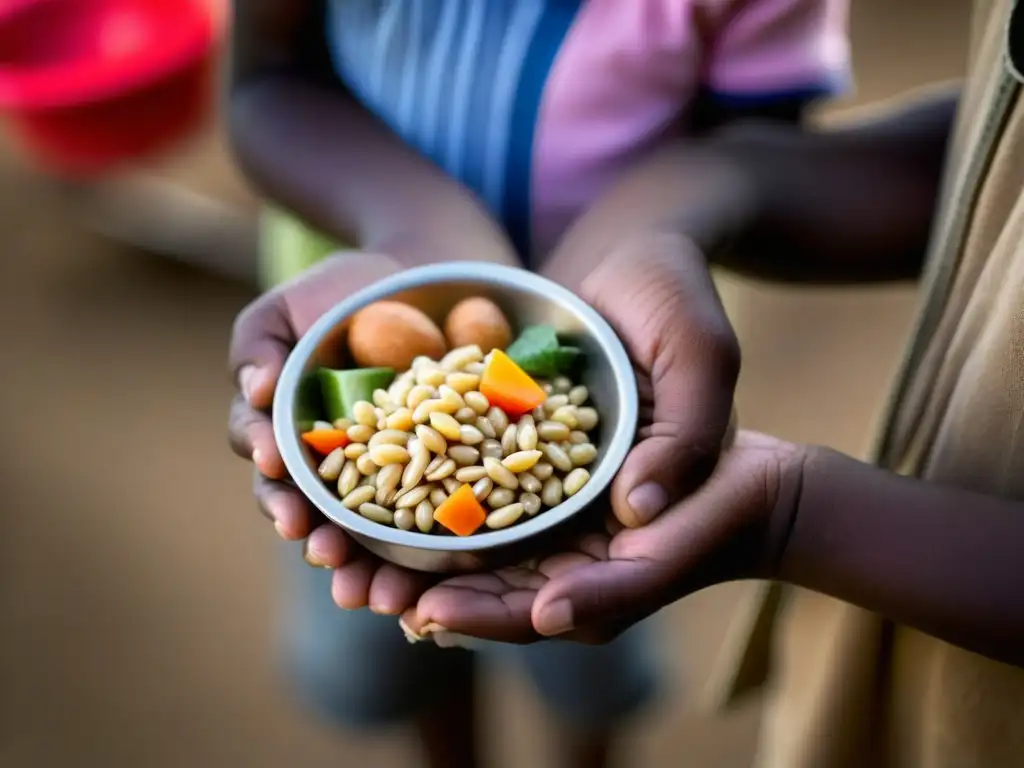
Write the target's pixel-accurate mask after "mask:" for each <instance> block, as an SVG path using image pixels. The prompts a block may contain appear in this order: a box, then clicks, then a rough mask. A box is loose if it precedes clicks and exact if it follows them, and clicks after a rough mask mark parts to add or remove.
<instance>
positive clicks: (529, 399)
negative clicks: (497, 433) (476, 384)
mask: <svg viewBox="0 0 1024 768" xmlns="http://www.w3.org/2000/svg"><path fill="white" fill-rule="evenodd" d="M480 392H481V393H483V395H484V397H486V398H487V401H488V402H489V403H490V404H491V405H496V406H498V407H499V408H501V410H503V411H504V412H505V413H506V414H508V416H509V418H510V419H513V420H515V419H518V418H519V417H520V416H522V415H523V414H524V413H529V412H530V411H532V410H533V409H534V408H536V407H537V406H538V405H541V404H542V403H543V402H544V401H545V400H547V398H548V396H547V394H546V393H545V392H544V390H543V389H541V386H540V384H538V383H537V382H536V381H534V380H533V379H532V378H531V377H530V374H528V373H527V372H526V371H524V370H523V369H522V368H520V367H519V366H518V365H517V364H516V362H515V361H514V360H513V359H512V358H511V357H509V356H508V355H506V354H505V353H504V352H502V351H501V350H500V349H496V350H494V351H493V352H492V353H491V360H490V362H489V363H488V364H487V367H486V368H485V369H484V375H483V377H482V378H481V379H480Z"/></svg>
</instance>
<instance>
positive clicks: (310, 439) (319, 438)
mask: <svg viewBox="0 0 1024 768" xmlns="http://www.w3.org/2000/svg"><path fill="white" fill-rule="evenodd" d="M302 442H304V443H305V444H306V445H308V446H309V447H310V448H312V449H313V450H314V451H316V452H317V453H319V454H320V455H321V456H326V455H327V454H329V453H330V452H331V451H333V450H334V449H335V448H344V447H345V446H346V445H348V444H349V443H350V442H351V441H350V440H349V439H348V435H347V434H346V433H345V430H343V429H314V430H311V431H309V432H304V433H303V434H302Z"/></svg>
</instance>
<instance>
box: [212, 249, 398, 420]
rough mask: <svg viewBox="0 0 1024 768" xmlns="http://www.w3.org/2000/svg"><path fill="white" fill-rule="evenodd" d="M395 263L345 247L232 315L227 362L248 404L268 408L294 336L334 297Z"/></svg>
mask: <svg viewBox="0 0 1024 768" xmlns="http://www.w3.org/2000/svg"><path fill="white" fill-rule="evenodd" d="M399 269H400V265H399V264H398V263H397V262H396V261H394V260H393V259H391V258H389V257H388V256H384V255H381V254H370V253H363V252H352V251H345V252H341V253H338V254H336V255H334V256H331V257H329V258H327V259H324V260H323V261H322V262H320V263H319V264H317V265H316V266H314V267H312V268H310V269H307V270H306V271H305V272H303V273H302V274H301V275H299V276H298V277H296V278H295V279H293V280H291V281H290V282H288V283H285V284H284V285H282V286H279V287H278V288H275V289H274V290H273V291H270V292H269V293H265V294H263V295H262V296H260V297H259V298H258V299H256V301H254V302H253V303H251V304H250V305H249V306H248V307H246V308H245V309H244V310H243V311H242V313H241V314H240V315H239V316H238V319H237V320H236V321H235V326H234V329H233V331H232V334H231V349H230V354H229V358H230V365H231V370H232V372H233V374H234V376H235V379H236V383H237V385H238V387H239V389H240V390H241V392H242V394H243V395H244V396H245V399H246V400H247V401H248V402H249V404H250V405H251V406H252V407H254V408H258V409H262V408H267V407H269V406H270V403H271V402H272V401H273V399H274V389H275V387H276V386H277V380H278V378H279V377H280V375H281V370H282V369H283V368H284V364H285V360H287V358H288V355H289V354H290V353H291V350H292V347H294V346H295V343H296V341H298V339H299V338H300V337H301V336H302V335H303V334H304V333H305V332H306V331H308V330H309V329H310V327H311V326H312V325H313V323H315V322H316V321H317V320H319V319H320V317H321V316H322V315H323V314H324V313H325V312H327V311H328V310H329V309H330V308H331V307H333V306H334V305H335V304H337V303H338V302H339V301H342V300H344V299H345V298H347V297H348V296H350V295H352V294H353V293H355V292H356V291H358V290H361V289H362V288H365V287H366V286H368V285H371V284H373V283H375V282H377V281H378V280H381V279H382V278H384V277H387V276H389V275H391V274H394V273H395V272H397V271H398V270H399Z"/></svg>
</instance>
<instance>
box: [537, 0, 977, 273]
mask: <svg viewBox="0 0 1024 768" xmlns="http://www.w3.org/2000/svg"><path fill="white" fill-rule="evenodd" d="M845 12H846V9H845V2H843V0H763V2H760V3H753V4H751V3H744V4H740V5H737V6H736V12H735V13H734V14H733V15H732V16H729V17H727V18H726V19H725V21H724V22H722V23H721V25H720V27H721V29H720V30H719V33H718V37H717V39H716V40H715V41H714V43H715V44H714V45H712V46H710V48H711V50H712V51H713V54H712V57H711V60H710V62H709V64H708V67H707V73H706V75H705V80H706V83H705V86H704V88H703V92H702V96H701V98H700V100H699V101H698V103H697V104H696V106H695V109H694V126H693V127H694V128H695V129H696V134H691V135H690V136H686V137H680V138H679V139H678V140H677V141H676V142H675V143H674V144H672V145H670V146H668V147H665V148H663V149H662V150H660V151H658V152H656V153H654V154H653V155H651V156H649V157H646V158H644V159H642V160H641V161H640V162H639V163H638V164H637V165H636V166H635V167H634V168H632V169H631V170H630V171H629V172H628V173H627V174H625V175H624V176H623V177H622V178H621V179H620V180H619V181H618V183H617V184H616V185H614V186H613V187H612V189H611V190H609V191H608V193H607V194H605V195H604V196H603V197H602V198H601V199H600V200H599V201H598V202H597V203H596V204H595V205H594V206H593V208H592V209H591V210H590V211H589V212H588V213H587V214H585V215H584V216H583V217H581V219H580V220H579V221H578V222H577V223H576V225H575V226H574V228H573V230H572V231H571V232H570V233H569V234H568V235H567V237H566V238H565V241H564V243H563V246H562V248H561V249H560V252H559V253H557V254H556V256H555V257H554V258H553V259H552V263H551V265H550V271H551V273H552V274H553V276H554V277H556V279H560V280H564V281H568V282H572V281H574V280H579V279H581V275H585V274H586V272H587V271H588V269H589V268H590V267H591V266H592V262H593V261H594V259H595V258H598V257H595V256H594V255H593V254H604V253H607V251H608V250H609V248H610V247H611V248H613V247H614V246H615V245H616V243H618V242H621V241H626V240H629V239H631V238H633V237H635V236H636V235H637V234H638V233H650V232H663V233H672V234H682V235H684V236H687V237H689V238H691V239H693V240H694V241H695V242H696V244H697V245H698V246H699V247H700V250H701V251H702V252H703V253H704V254H705V256H706V257H707V258H708V259H710V260H712V261H716V262H720V263H722V264H724V265H726V266H728V267H729V268H732V269H734V270H737V271H740V272H743V273H746V274H750V275H753V276H757V277H761V278H765V279H773V280H787V281H798V282H864V281H881V280H894V279H909V278H913V277H915V276H916V275H917V274H918V272H919V270H920V267H921V263H922V259H923V256H924V252H925V248H926V244H927V239H928V235H929V231H930V225H931V220H932V215H933V211H934V206H935V201H936V198H937V196H938V187H939V183H940V177H941V172H942V166H943V161H944V157H945V149H946V144H947V141H948V139H949V135H950V132H951V128H952V125H953V119H954V114H955V110H956V102H957V97H956V94H954V93H951V92H946V93H940V94H938V95H933V96H932V97H929V98H926V99H919V100H918V101H917V102H915V103H910V104H907V105H905V106H904V107H903V108H901V109H898V110H893V111H891V112H889V113H888V114H885V115H882V116H880V117H877V118H876V119H873V120H870V121H864V122H861V123H858V124H855V125H849V126H847V127H843V128H840V129H837V130H831V131H814V130H810V129H807V128H805V127H803V126H802V125H801V121H800V119H799V117H800V114H801V112H802V108H803V107H805V106H806V104H807V102H808V99H811V98H815V97H818V96H821V95H825V94H828V93H830V92H833V91H835V90H836V89H837V88H839V87H841V86H842V84H843V81H844V79H845V77H846V75H845V74H844V73H845V72H846V71H847V69H848V59H847V53H846V37H845ZM588 254H590V255H589V256H588ZM588 261H589V262H591V263H588Z"/></svg>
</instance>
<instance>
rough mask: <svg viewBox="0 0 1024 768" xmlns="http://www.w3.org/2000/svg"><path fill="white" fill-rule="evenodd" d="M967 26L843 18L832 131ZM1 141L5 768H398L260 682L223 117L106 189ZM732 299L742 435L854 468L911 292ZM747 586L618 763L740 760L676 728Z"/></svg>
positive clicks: (862, 14) (262, 633)
mask: <svg viewBox="0 0 1024 768" xmlns="http://www.w3.org/2000/svg"><path fill="white" fill-rule="evenodd" d="M969 6H970V3H967V2H964V1H963V0H913V1H912V0H902V1H901V2H893V0H856V2H855V3H854V9H853V38H854V46H853V47H854V52H855V64H856V76H857V91H856V93H855V94H853V96H852V97H851V98H850V99H847V100H846V101H844V102H843V103H841V104H839V105H836V106H835V107H833V108H831V109H830V110H829V113H828V114H827V115H826V117H828V118H830V119H842V118H843V117H844V115H845V114H846V112H847V111H848V110H850V109H855V108H857V107H859V106H862V105H864V104H870V103H873V102H876V101H878V100H879V99H883V98H887V97H890V96H892V95H894V94H898V93H900V92H902V91H904V90H906V89H908V88H913V87H916V86H919V85H922V84H925V83H929V82H932V81H935V80H939V79H946V78H950V77H956V76H958V75H959V74H960V73H961V71H962V65H963V57H964V47H965V46H964V42H965V41H964V37H965V36H966V29H967V25H966V19H967V12H968V9H969ZM18 146H19V145H18V144H16V143H14V142H12V141H10V140H8V139H4V142H3V146H2V148H0V233H2V236H0V253H2V258H0V271H2V277H0V342H2V344H0V350H2V352H0V388H2V397H0V434H2V436H3V440H4V443H5V444H6V445H7V448H6V450H5V451H4V453H5V455H6V458H5V459H4V460H3V461H0V489H2V491H3V494H4V497H3V498H4V504H3V511H2V517H0V521H2V523H0V525H2V529H0V569H2V571H0V573H2V580H0V766H4V768H7V766H10V767H11V768H51V767H54V768H55V767H56V766H65V765H75V766H109V767H110V768H120V767H121V766H145V768H164V767H166V768H180V767H181V766H194V767H195V768H207V767H213V766H247V767H249V768H262V767H263V766H267V767H270V766H275V767H277V766H289V768H292V767H294V768H306V767H307V766H309V767H310V768H313V767H318V766H338V765H356V764H359V763H360V762H362V763H363V764H367V761H369V760H370V759H373V760H375V761H377V762H378V764H383V765H395V766H399V765H408V764H410V759H411V755H412V752H411V749H410V747H409V744H408V743H407V741H406V738H405V734H403V733H402V732H401V731H395V732H394V733H386V734H382V735H381V737H380V738H377V739H366V738H363V737H359V738H356V737H346V736H344V735H341V734H338V733H336V732H335V731H333V730H332V729H330V728H328V727H326V726H324V725H322V724H320V723H318V722H316V721H314V720H313V719H311V718H310V717H308V716H306V715H305V714H304V713H303V712H301V711H300V710H299V709H298V708H297V707H296V706H295V704H294V702H293V701H292V700H291V699H290V698H289V692H288V691H287V689H286V687H285V686H284V685H282V681H281V680H280V679H279V677H278V674H277V668H276V667H275V664H274V662H275V657H274V653H275V635H274V619H275V609H276V603H275V601H276V597H277V596H276V594H275V590H274V576H275V575H276V574H277V569H276V567H275V566H276V562H274V561H273V560H272V558H273V556H274V551H273V547H274V544H275V539H274V533H273V530H272V529H271V527H270V526H269V525H268V524H266V523H265V522H264V521H263V520H262V518H260V517H259V516H258V514H257V513H256V512H255V509H254V507H253V504H252V502H251V501H250V497H249V481H250V475H249V468H248V467H247V466H246V465H244V464H243V463H241V462H239V461H237V460H235V459H233V457H232V456H231V455H230V453H229V451H228V449H227V446H226V444H225V437H224V435H225V422H226V416H227V405H228V402H229V400H230V397H231V394H232V387H231V385H230V383H229V382H228V378H227V374H226V371H225V363H224V360H225V351H226V345H227V339H228V334H229V331H230V328H231V323H232V320H233V318H234V315H235V313H236V312H237V311H238V310H239V309H240V308H241V307H242V306H244V304H245V303H246V302H247V301H248V300H249V299H250V298H251V297H252V295H253V291H252V289H251V288H250V287H249V285H251V282H250V281H251V279H252V277H253V275H254V274H255V261H254V256H255V254H254V249H255V242H256V229H255V223H254V216H255V213H256V212H257V210H258V204H257V201H256V199H255V198H254V197H253V195H252V194H251V193H250V192H249V191H248V190H247V189H246V188H245V186H244V184H243V182H242V181H241V180H240V179H239V178H238V176H237V175H236V173H235V172H234V170H233V168H232V165H231V160H230V158H229V157H228V155H227V154H226V151H225V145H224V141H223V138H222V136H221V133H220V125H219V122H218V120H217V116H216V115H214V116H213V117H212V118H206V119H203V120H202V122H201V123H200V124H198V125H197V126H196V129H195V130H194V131H193V136H192V138H190V139H189V140H188V141H187V142H186V144H185V145H184V146H178V147H176V148H175V149H174V150H173V151H172V152H170V153H167V152H162V153H160V155H159V158H160V159H159V160H157V161H154V162H152V163H150V164H148V165H147V167H146V168H145V170H144V171H139V172H135V173H131V174H124V175H121V176H118V177H114V178H109V179H106V180H105V181H104V182H103V183H102V184H100V185H98V186H97V185H88V186H86V187H82V186H78V185H68V184H58V183H55V182H54V181H53V180H52V178H50V177H49V176H48V175H46V174H41V173H39V172H38V171H36V170H34V168H33V166H32V165H31V164H29V163H28V162H27V161H26V160H25V159H24V157H22V155H21V152H20V151H19V149H18ZM182 255H184V256H186V257H187V258H188V259H190V260H191V261H193V262H194V261H203V260H206V262H207V263H208V264H209V266H210V268H211V270H212V271H211V270H200V269H195V268H193V267H189V266H185V264H183V263H180V262H176V261H175V259H174V258H173V257H176V256H182ZM165 256H170V257H172V258H165ZM722 290H723V293H724V295H725V298H726V303H727V305H728V307H729V309H730V312H731V314H732V316H733V318H734V320H735V323H736V325H737V328H738V330H739V334H740V337H741V339H742V342H743V347H744V354H745V358H744V371H743V378H742V382H741V386H740V395H739V407H740V412H741V414H742V420H743V422H744V423H745V425H747V426H750V427H754V428H757V429H761V430H765V431H769V432H774V433H777V434H780V435H783V436H785V437H787V438H791V439H794V440H801V441H814V442H820V443H828V444H830V445H833V446H836V447H838V448H840V449H843V450H846V451H848V452H852V453H855V454H863V453H864V451H865V450H866V447H867V444H868V440H869V437H870V433H871V429H872V426H873V424H874V421H875V418H876V413H877V409H878V408H879V406H880V404H881V399H882V397H883V396H884V393H885V390H886V386H887V383H888V380H889V377H890V376H891V374H892V372H893V369H894V366H895V365H896V363H897V362H898V355H899V352H900V349H901V345H902V343H903V340H904V337H905V334H906V331H907V328H908V323H909V321H910V319H911V317H912V313H913V308H914V292H913V289H912V288H910V287H894V288H884V289H870V290H863V289H858V290H827V291H826V290H813V291H809V290H780V289H777V288H769V287H765V286H760V285H752V284H745V283H741V282H737V281H735V280H733V279H730V278H728V277H727V276H724V277H723V278H722ZM742 590H743V587H738V586H728V587H722V588H716V589H713V590H708V591H705V592H703V593H701V594H699V595H696V596H694V597H693V598H691V599H689V600H686V601H684V602H683V603H682V604H680V605H678V606H676V607H674V608H673V609H672V610H671V611H670V612H669V613H670V615H669V617H668V618H669V621H668V622H667V627H666V637H665V643H666V646H667V647H668V648H669V649H670V659H671V662H672V673H673V676H674V677H675V678H676V682H677V683H678V685H677V686H676V692H675V694H674V696H673V697H672V698H671V699H669V700H667V701H666V702H665V706H664V707H663V708H662V709H661V710H660V711H659V712H657V713H656V714H655V715H654V716H652V717H651V718H650V719H648V720H646V721H644V722H643V723H640V724H638V726H637V728H636V730H635V733H634V739H633V743H632V744H631V745H630V749H631V752H630V758H631V759H630V763H631V764H634V765H687V766H722V767H723V768H731V767H732V766H744V765H748V764H749V760H750V756H751V751H752V747H753V744H754V738H755V733H756V728H757V722H758V714H759V712H758V702H757V701H756V700H751V701H750V702H748V703H747V704H746V705H744V706H743V707H741V708H739V709H738V710H736V711H734V712H732V713H730V714H729V715H728V716H725V717H722V718H719V719H715V720H710V721H709V720H707V719H704V718H702V717H699V716H698V715H696V714H695V713H694V712H692V710H691V708H692V705H693V695H694V694H695V692H696V691H697V690H698V687H699V685H700V684H701V682H702V681H703V679H704V676H705V674H706V672H707V671H708V665H709V662H710V660H711V658H712V657H713V654H714V651H715V650H716V649H717V647H718V645H719V643H720V641H721V638H722V634H723V632H724V630H725V627H726V624H727V622H728V620H729V617H730V613H731V611H732V608H733V606H734V605H735V602H736V599H737V597H738V596H739V595H740V594H741V592H742ZM486 696H487V701H488V707H489V710H488V714H487V725H488V732H489V734H490V750H491V753H490V754H491V755H492V756H493V757H492V759H491V760H490V761H489V763H488V764H492V765H495V766H507V767H510V766H523V765H531V766H540V765H543V764H544V762H543V759H544V755H545V754H546V750H545V749H544V738H545V734H546V730H545V728H546V727H547V724H546V721H545V717H544V713H543V711H542V710H541V709H540V708H539V707H538V705H537V704H536V702H535V699H534V697H533V694H532V692H531V691H529V690H528V689H526V687H525V685H524V683H523V682H522V681H521V680H520V679H518V678H517V676H515V675H513V674H510V672H509V671H508V670H504V669H496V670H494V674H493V675H492V676H490V678H489V680H488V683H487V688H486Z"/></svg>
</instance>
